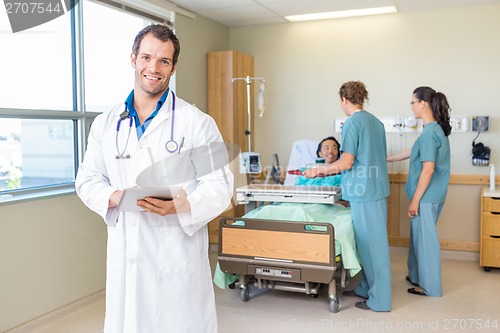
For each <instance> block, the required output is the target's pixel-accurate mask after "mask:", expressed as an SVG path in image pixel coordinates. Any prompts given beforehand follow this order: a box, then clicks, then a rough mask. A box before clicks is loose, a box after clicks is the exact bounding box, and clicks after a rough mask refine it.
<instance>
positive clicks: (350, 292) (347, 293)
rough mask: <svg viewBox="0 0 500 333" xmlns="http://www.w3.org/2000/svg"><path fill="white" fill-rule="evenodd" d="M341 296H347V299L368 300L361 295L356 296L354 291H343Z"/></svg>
mask: <svg viewBox="0 0 500 333" xmlns="http://www.w3.org/2000/svg"><path fill="white" fill-rule="evenodd" d="M342 295H344V296H348V297H359V298H363V299H368V298H366V297H363V296H361V295H358V294H356V293H355V292H354V290H347V291H344V292H343V293H342Z"/></svg>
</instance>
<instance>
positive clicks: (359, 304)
mask: <svg viewBox="0 0 500 333" xmlns="http://www.w3.org/2000/svg"><path fill="white" fill-rule="evenodd" d="M355 305H356V307H357V308H358V309H363V310H371V308H370V307H369V306H368V305H367V304H366V301H364V302H356V304H355Z"/></svg>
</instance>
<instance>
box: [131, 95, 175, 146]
mask: <svg viewBox="0 0 500 333" xmlns="http://www.w3.org/2000/svg"><path fill="white" fill-rule="evenodd" d="M169 92H170V88H168V89H167V90H166V91H165V92H164V93H163V95H162V96H161V98H160V99H159V100H158V103H156V109H155V110H154V112H153V113H151V114H150V115H149V117H148V118H147V119H146V120H144V123H143V124H142V125H141V121H140V120H139V116H138V115H137V111H136V110H135V108H134V90H132V91H131V92H130V94H129V95H128V97H127V99H126V100H125V106H126V108H127V110H128V112H129V114H130V116H131V117H133V118H134V121H135V129H136V131H137V139H140V138H141V136H142V135H143V134H144V132H146V129H147V128H148V126H149V124H150V123H151V121H152V120H153V118H154V117H155V116H156V115H157V114H158V111H159V110H160V108H161V107H162V105H163V103H165V100H166V99H167V96H168V93H169Z"/></svg>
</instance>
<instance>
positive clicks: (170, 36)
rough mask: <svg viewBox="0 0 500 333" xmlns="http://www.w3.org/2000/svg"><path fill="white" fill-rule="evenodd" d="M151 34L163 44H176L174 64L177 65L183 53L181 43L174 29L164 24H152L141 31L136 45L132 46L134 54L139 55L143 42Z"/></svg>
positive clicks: (135, 40)
mask: <svg viewBox="0 0 500 333" xmlns="http://www.w3.org/2000/svg"><path fill="white" fill-rule="evenodd" d="M150 33H151V34H153V36H154V37H156V38H158V39H159V40H161V41H163V42H166V41H168V40H171V41H172V43H174V58H173V59H172V62H173V64H174V65H175V64H177V60H178V59H179V54H180V53H181V43H180V42H179V40H178V39H177V36H176V35H175V34H174V31H173V30H172V28H170V27H168V26H166V25H164V24H151V25H148V26H147V27H145V28H144V29H142V30H141V31H139V33H138V34H137V36H135V39H134V45H132V52H133V53H134V54H135V55H137V53H138V52H139V47H140V46H141V42H142V40H143V39H144V37H145V36H146V35H147V34H150Z"/></svg>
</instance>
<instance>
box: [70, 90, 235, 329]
mask: <svg viewBox="0 0 500 333" xmlns="http://www.w3.org/2000/svg"><path fill="white" fill-rule="evenodd" d="M123 110H124V104H121V105H119V106H117V107H115V108H114V109H113V110H111V111H110V112H109V113H104V114H101V115H99V116H98V117H97V118H96V119H95V121H94V123H93V124H92V129H91V132H90V135H89V140H88V147H87V153H86V155H85V159H84V161H83V163H82V164H81V165H80V168H79V171H78V175H77V177H76V182H75V185H76V191H77V193H78V195H79V197H80V198H81V199H82V201H83V202H84V203H85V205H87V206H88V207H89V208H90V209H91V210H93V211H95V212H96V213H98V214H99V215H101V216H102V217H103V219H104V220H105V222H106V224H107V226H108V244H107V279H106V318H105V324H104V332H105V333H166V332H182V333H197V332H199V333H207V332H217V317H216V312H215V300H214V292H213V285H212V278H211V271H210V265H209V260H208V233H207V223H208V222H209V221H210V220H212V219H213V218H215V217H216V216H218V215H219V214H220V213H221V212H223V210H224V209H226V208H227V207H228V205H229V204H230V200H231V197H232V189H233V175H232V174H231V172H230V170H229V168H228V167H223V168H222V169H218V170H216V171H213V172H210V173H208V174H205V173H206V172H204V173H203V172H202V174H201V175H200V174H199V173H198V174H197V175H196V179H179V181H178V182H180V185H182V186H183V188H184V189H185V191H186V192H187V193H188V200H189V203H190V205H191V212H190V213H184V214H178V215H168V216H165V217H160V216H158V215H154V214H150V213H146V212H126V213H124V212H120V213H119V212H118V211H117V209H116V208H111V209H108V199H109V197H110V195H111V194H112V193H113V192H114V191H115V190H117V189H125V188H128V187H131V186H134V185H139V186H143V187H145V186H151V185H155V186H163V185H173V180H175V176H176V175H175V174H171V172H170V171H171V170H170V171H169V170H167V169H168V168H167V169H165V168H163V169H165V170H164V171H165V173H168V174H161V173H162V172H161V171H160V172H158V168H157V169H156V172H157V173H160V174H161V175H159V177H157V178H156V179H153V180H152V182H153V183H154V184H136V180H137V176H138V175H139V174H141V172H142V171H144V170H147V169H148V167H149V169H148V170H151V165H152V164H153V163H152V162H157V161H166V160H167V158H169V156H170V157H174V158H175V157H176V156H173V155H174V154H176V153H174V154H171V153H169V152H167V150H166V149H165V143H166V142H167V141H168V140H169V139H170V136H171V130H170V129H171V121H170V119H171V113H172V111H171V110H172V93H169V96H168V98H167V100H166V101H165V103H164V105H163V107H162V108H161V109H160V110H159V112H158V114H157V116H156V117H155V118H154V119H153V120H152V122H151V123H150V125H149V127H148V128H147V130H146V132H145V133H144V134H143V136H142V137H141V139H140V140H137V134H136V131H135V125H133V126H132V130H131V132H130V139H129V141H128V145H127V149H126V151H125V153H124V155H125V154H130V155H131V158H130V159H116V158H115V156H116V155H117V148H116V144H115V139H116V126H117V121H118V119H119V114H120V113H121V112H123ZM174 126H175V127H174V138H175V140H176V141H177V142H178V143H179V144H180V143H181V141H182V137H184V144H183V147H182V151H183V154H185V156H187V157H189V156H190V154H189V152H190V151H191V149H193V148H195V147H199V146H205V147H206V145H208V144H210V143H213V142H222V137H221V135H220V132H219V130H218V129H217V126H216V124H215V122H214V120H213V119H212V118H211V117H210V116H208V115H207V114H205V113H203V112H201V111H200V110H198V109H197V108H195V107H193V106H191V105H190V104H188V103H186V102H185V101H183V100H181V99H180V98H176V111H175V125H174ZM128 131H129V121H128V119H125V120H124V121H122V123H121V128H120V132H119V139H118V147H119V149H120V151H122V150H123V149H124V148H125V143H126V140H127V139H126V137H127V134H128ZM167 161H168V160H167ZM207 163H208V165H210V161H207ZM189 164H191V169H192V170H194V169H196V168H192V163H188V167H189ZM162 165H163V166H165V165H169V163H163V164H162ZM185 167H186V163H184V166H183V167H182V168H185ZM160 169H162V168H160ZM174 169H175V168H174ZM179 169H180V168H177V170H178V171H179V172H180V173H184V176H183V177H184V178H185V174H190V172H187V173H186V172H184V171H185V170H184V171H183V170H179ZM191 173H193V172H191ZM146 182H147V181H146Z"/></svg>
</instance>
